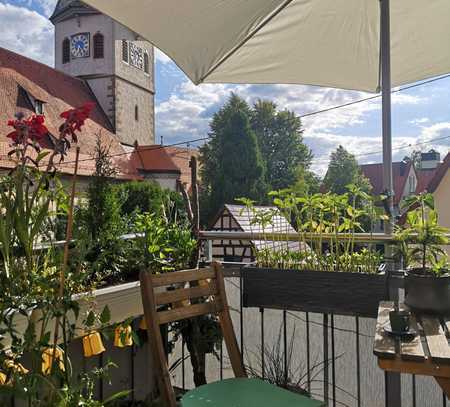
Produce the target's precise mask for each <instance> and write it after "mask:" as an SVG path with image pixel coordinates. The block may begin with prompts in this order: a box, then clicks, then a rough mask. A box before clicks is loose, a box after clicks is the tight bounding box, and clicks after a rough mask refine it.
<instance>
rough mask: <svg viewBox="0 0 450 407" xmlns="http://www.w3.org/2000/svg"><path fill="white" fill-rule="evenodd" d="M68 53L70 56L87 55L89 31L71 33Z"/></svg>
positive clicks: (79, 56)
mask: <svg viewBox="0 0 450 407" xmlns="http://www.w3.org/2000/svg"><path fill="white" fill-rule="evenodd" d="M70 54H71V56H72V58H86V57H88V56H89V33H81V34H75V35H72V37H71V39H70Z"/></svg>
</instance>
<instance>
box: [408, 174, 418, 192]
mask: <svg viewBox="0 0 450 407" xmlns="http://www.w3.org/2000/svg"><path fill="white" fill-rule="evenodd" d="M414 192H416V179H415V178H414V175H410V176H409V193H410V194H413V193H414Z"/></svg>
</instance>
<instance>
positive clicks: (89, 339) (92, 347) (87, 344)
mask: <svg viewBox="0 0 450 407" xmlns="http://www.w3.org/2000/svg"><path fill="white" fill-rule="evenodd" d="M105 350H106V349H105V347H104V346H103V342H102V337H101V336H100V333H99V332H91V333H89V334H87V335H86V336H84V337H83V351H84V356H85V357H87V358H90V357H91V356H96V355H100V353H103V352H104V351H105Z"/></svg>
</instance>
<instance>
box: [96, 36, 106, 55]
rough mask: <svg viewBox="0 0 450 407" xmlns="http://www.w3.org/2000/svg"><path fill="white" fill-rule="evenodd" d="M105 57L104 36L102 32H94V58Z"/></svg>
mask: <svg viewBox="0 0 450 407" xmlns="http://www.w3.org/2000/svg"><path fill="white" fill-rule="evenodd" d="M104 57H105V37H104V36H103V34H100V33H96V34H95V35H94V59H101V58H104Z"/></svg>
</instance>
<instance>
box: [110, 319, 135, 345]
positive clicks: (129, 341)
mask: <svg viewBox="0 0 450 407" xmlns="http://www.w3.org/2000/svg"><path fill="white" fill-rule="evenodd" d="M114 346H117V347H118V348H124V347H126V346H133V337H132V336H131V326H130V325H128V326H123V325H119V326H118V327H116V329H115V330H114Z"/></svg>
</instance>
